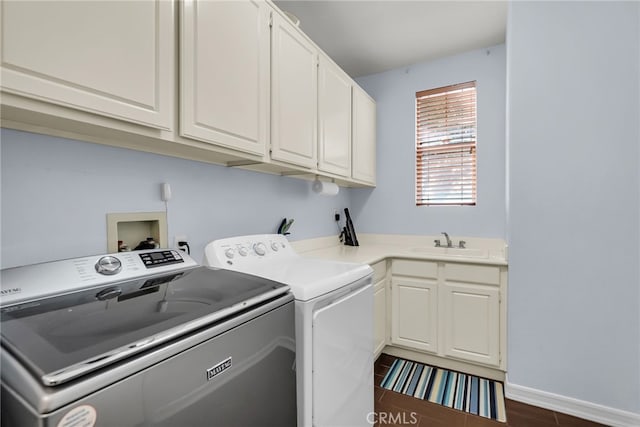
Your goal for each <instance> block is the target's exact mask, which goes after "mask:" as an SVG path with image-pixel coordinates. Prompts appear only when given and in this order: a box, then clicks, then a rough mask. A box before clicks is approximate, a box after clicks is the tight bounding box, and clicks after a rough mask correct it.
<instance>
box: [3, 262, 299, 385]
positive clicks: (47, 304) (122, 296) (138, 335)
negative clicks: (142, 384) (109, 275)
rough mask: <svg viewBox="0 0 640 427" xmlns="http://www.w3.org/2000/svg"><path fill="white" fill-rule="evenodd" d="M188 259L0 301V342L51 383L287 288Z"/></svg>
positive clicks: (214, 320)
mask: <svg viewBox="0 0 640 427" xmlns="http://www.w3.org/2000/svg"><path fill="white" fill-rule="evenodd" d="M288 289H289V288H288V287H287V286H285V285H282V284H279V283H274V282H271V281H269V280H265V279H263V278H257V277H252V276H248V275H245V274H240V273H236V272H232V271H225V270H213V269H209V268H206V267H195V268H190V269H184V270H181V271H172V272H171V273H163V274H155V275H147V276H144V277H142V278H138V279H136V280H129V281H125V282H113V283H111V284H109V285H103V286H101V287H92V288H90V289H85V290H82V291H78V292H74V293H71V294H66V295H59V296H54V297H50V298H46V299H40V300H36V301H29V302H25V303H23V304H17V305H12V306H8V307H4V308H2V313H1V325H0V332H1V336H2V347H3V351H4V350H9V351H10V352H11V353H13V354H14V356H15V357H16V358H18V360H20V361H21V363H23V365H25V366H26V367H27V368H28V369H29V370H30V371H31V372H32V373H33V374H34V375H35V376H36V377H37V378H40V379H41V381H42V383H43V384H45V385H49V386H54V385H57V384H60V383H63V382H65V381H68V380H71V379H73V378H76V377H79V376H81V375H84V374H86V373H88V372H91V371H93V370H96V369H99V368H102V367H104V366H106V365H108V364H111V363H114V362H116V361H118V360H121V359H124V358H126V357H130V356H131V355H133V354H136V353H139V352H141V351H144V350H147V349H149V348H152V347H155V346H158V345H160V344H162V343H164V342H167V341H169V340H172V339H175V338H177V337H179V336H182V335H185V334H188V333H190V332H192V331H194V330H196V329H199V328H202V327H205V326H209V325H211V324H214V323H218V322H223V321H225V320H226V319H228V318H229V317H230V316H233V315H234V314H235V313H238V312H240V311H244V310H246V309H248V308H251V307H256V306H258V305H260V304H262V303H263V302H265V301H266V300H269V299H272V298H274V297H276V296H278V295H281V294H285V293H287V292H288Z"/></svg>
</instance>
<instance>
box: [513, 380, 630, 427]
mask: <svg viewBox="0 0 640 427" xmlns="http://www.w3.org/2000/svg"><path fill="white" fill-rule="evenodd" d="M504 389H505V396H506V397H507V398H509V399H511V400H517V401H518V402H523V403H527V404H530V405H534V406H538V407H540V408H546V409H550V410H552V411H557V412H562V413H564V414H568V415H573V416H574V417H578V418H583V419H585V420H590V421H595V422H598V423H601V424H606V425H610V426H614V427H635V426H640V414H636V413H634V412H627V411H622V410H620V409H615V408H611V407H608V406H603V405H598V404H596V403H591V402H587V401H584V400H578V399H574V398H572V397H566V396H561V395H559V394H554V393H549V392H546V391H541V390H536V389H533V388H529V387H525V386H521V385H517V384H511V383H508V382H505V387H504Z"/></svg>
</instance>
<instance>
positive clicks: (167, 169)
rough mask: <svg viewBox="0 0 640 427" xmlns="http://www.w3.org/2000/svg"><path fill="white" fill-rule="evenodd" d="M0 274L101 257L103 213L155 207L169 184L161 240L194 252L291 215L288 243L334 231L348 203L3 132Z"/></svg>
mask: <svg viewBox="0 0 640 427" xmlns="http://www.w3.org/2000/svg"><path fill="white" fill-rule="evenodd" d="M0 137H1V148H2V150H1V152H2V230H1V231H2V253H1V263H2V268H7V267H12V266H16V265H24V264H30V263H35V262H43V261H50V260H54V259H61V258H69V257H77V256H84V255H88V254H97V253H104V252H106V250H107V243H106V213H109V212H148V211H162V210H164V209H165V204H164V202H163V201H161V199H160V184H161V183H162V182H169V183H170V184H171V187H172V191H173V198H172V199H171V200H170V202H169V207H168V228H169V239H170V242H172V241H173V237H172V236H173V235H174V234H186V235H188V236H189V240H190V242H191V248H192V252H193V255H194V257H195V259H196V260H197V261H201V260H202V254H203V252H202V250H203V248H204V245H205V244H206V243H207V242H209V241H211V240H213V239H216V238H220V237H228V236H234V235H243V234H254V233H273V232H275V231H276V229H277V226H278V225H279V221H280V220H281V219H282V218H283V217H287V218H295V222H294V224H293V226H292V228H291V231H292V235H291V236H290V238H291V239H292V240H299V239H305V238H312V237H319V236H328V235H332V234H335V235H337V226H336V223H335V222H334V220H333V212H334V208H338V209H343V208H345V207H349V195H348V190H347V189H344V188H341V189H340V193H339V194H338V195H337V196H335V197H327V196H320V195H317V194H315V193H313V192H312V191H311V183H310V182H309V181H304V180H300V179H295V178H291V177H280V176H275V175H268V174H260V173H254V172H249V171H244V170H240V169H232V168H226V167H222V166H217V165H211V164H205V163H200V162H194V161H189V160H182V159H176V158H170V157H165V156H159V155H154V154H148V153H142V152H137V151H131V150H126V149H120V148H112V147H106V146H101V145H96V144H90V143H85V142H79V141H73V140H66V139H61V138H55V137H49V136H42V135H37V134H31V133H25V132H18V131H13V130H8V129H2V131H1V133H0Z"/></svg>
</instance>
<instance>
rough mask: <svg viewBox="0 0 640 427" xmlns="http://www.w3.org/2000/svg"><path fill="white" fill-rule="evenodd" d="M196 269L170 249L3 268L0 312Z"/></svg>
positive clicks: (180, 254) (189, 259)
mask: <svg viewBox="0 0 640 427" xmlns="http://www.w3.org/2000/svg"><path fill="white" fill-rule="evenodd" d="M197 266H198V264H197V263H196V262H195V261H194V260H193V259H192V258H191V257H190V256H189V255H187V254H186V253H183V252H180V251H177V250H173V249H150V250H143V251H132V252H117V253H112V254H104V255H93V256H86V257H81V258H72V259H65V260H61V261H53V262H47V263H42V264H33V265H27V266H23V267H14V268H7V269H4V270H2V271H0V288H1V289H0V291H1V293H0V295H2V300H0V308H4V307H7V306H10V305H14V304H18V303H21V304H22V303H24V302H27V301H33V300H37V299H40V298H45V297H49V296H54V295H61V294H64V293H70V292H73V291H76V290H80V289H86V288H90V287H94V286H103V285H108V284H110V283H114V282H118V281H125V280H132V279H137V278H140V277H145V276H148V275H149V274H155V273H169V272H172V271H181V270H184V269H186V268H189V267H197ZM151 269H153V270H151Z"/></svg>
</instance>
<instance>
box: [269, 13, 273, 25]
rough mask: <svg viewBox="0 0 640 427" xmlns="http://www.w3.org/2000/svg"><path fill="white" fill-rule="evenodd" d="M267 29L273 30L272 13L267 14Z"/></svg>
mask: <svg viewBox="0 0 640 427" xmlns="http://www.w3.org/2000/svg"><path fill="white" fill-rule="evenodd" d="M269 28H273V12H269Z"/></svg>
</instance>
